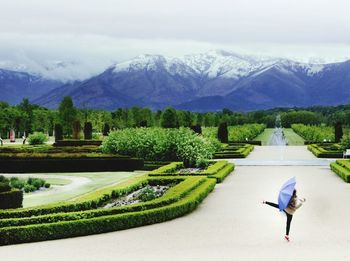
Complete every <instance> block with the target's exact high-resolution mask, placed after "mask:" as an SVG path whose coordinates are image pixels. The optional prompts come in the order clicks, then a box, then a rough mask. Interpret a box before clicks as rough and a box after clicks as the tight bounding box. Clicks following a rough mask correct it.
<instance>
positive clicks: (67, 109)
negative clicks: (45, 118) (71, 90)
mask: <svg viewBox="0 0 350 261" xmlns="http://www.w3.org/2000/svg"><path fill="white" fill-rule="evenodd" d="M76 116H77V110H76V108H75V107H74V105H73V101H72V98H71V97H69V96H65V97H64V98H63V100H62V101H61V103H60V106H59V108H58V117H59V121H60V123H61V124H62V129H63V134H64V135H67V136H71V135H72V125H73V122H74V121H75V120H76Z"/></svg>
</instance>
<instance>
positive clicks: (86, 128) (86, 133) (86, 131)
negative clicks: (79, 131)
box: [84, 122, 92, 140]
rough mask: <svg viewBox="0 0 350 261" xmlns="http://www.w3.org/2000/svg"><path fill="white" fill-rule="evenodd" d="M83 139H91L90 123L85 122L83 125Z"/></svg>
mask: <svg viewBox="0 0 350 261" xmlns="http://www.w3.org/2000/svg"><path fill="white" fill-rule="evenodd" d="M84 139H85V140H91V139H92V124H91V122H85V124H84Z"/></svg>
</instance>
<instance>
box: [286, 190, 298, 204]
mask: <svg viewBox="0 0 350 261" xmlns="http://www.w3.org/2000/svg"><path fill="white" fill-rule="evenodd" d="M296 197H297V190H296V189H294V190H293V195H292V197H291V198H290V200H289V203H288V206H291V207H295V198H296Z"/></svg>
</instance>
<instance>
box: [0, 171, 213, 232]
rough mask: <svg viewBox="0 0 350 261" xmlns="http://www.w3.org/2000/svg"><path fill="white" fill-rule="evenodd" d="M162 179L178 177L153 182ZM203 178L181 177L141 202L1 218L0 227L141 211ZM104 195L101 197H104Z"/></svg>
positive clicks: (170, 200)
mask: <svg viewBox="0 0 350 261" xmlns="http://www.w3.org/2000/svg"><path fill="white" fill-rule="evenodd" d="M164 180H166V181H168V182H169V181H174V180H177V181H178V180H179V179H174V178H163V179H159V178H157V179H156V180H154V179H153V182H156V181H160V182H161V181H164ZM205 180H206V179H205V178H194V177H190V178H186V179H182V180H181V182H180V183H179V184H178V185H176V186H174V187H172V188H170V189H169V190H168V191H167V192H166V193H165V194H164V195H163V196H162V197H160V198H157V199H155V200H151V201H147V202H141V203H137V204H134V205H130V206H123V207H113V208H109V209H93V210H88V211H75V212H69V213H65V212H59V213H53V214H49V215H40V216H32V217H25V218H12V219H11V218H10V219H2V220H0V227H10V226H23V225H33V224H42V223H55V222H60V221H69V220H79V219H88V218H95V217H100V216H107V215H116V214H122V213H127V212H135V211H142V210H146V209H152V208H158V207H163V206H166V205H169V204H171V203H174V202H177V201H179V200H180V199H181V198H183V197H184V196H186V195H187V194H188V193H190V192H191V191H192V190H194V189H195V188H197V187H198V186H199V185H201V184H202V183H203V182H205ZM151 183H152V180H151ZM130 192H132V190H131V191H129V193H130ZM112 193H113V191H112ZM105 195H106V194H105ZM105 195H104V196H103V197H105ZM103 197H102V198H103Z"/></svg>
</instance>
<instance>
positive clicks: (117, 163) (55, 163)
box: [0, 155, 143, 173]
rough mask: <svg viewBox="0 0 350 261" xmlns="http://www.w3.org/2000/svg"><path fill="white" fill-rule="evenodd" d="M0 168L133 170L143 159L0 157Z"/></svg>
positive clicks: (16, 170) (17, 170) (25, 170)
mask: <svg viewBox="0 0 350 261" xmlns="http://www.w3.org/2000/svg"><path fill="white" fill-rule="evenodd" d="M0 166H1V170H2V171H4V172H7V173H28V172H29V173H41V172H82V171H88V172H93V171H133V170H135V169H142V167H143V160H141V159H134V158H128V157H112V156H97V157H86V155H82V157H80V158H72V157H70V156H69V155H68V157H66V158H54V157H51V158H47V157H35V158H34V157H32V158H30V157H24V158H0Z"/></svg>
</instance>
